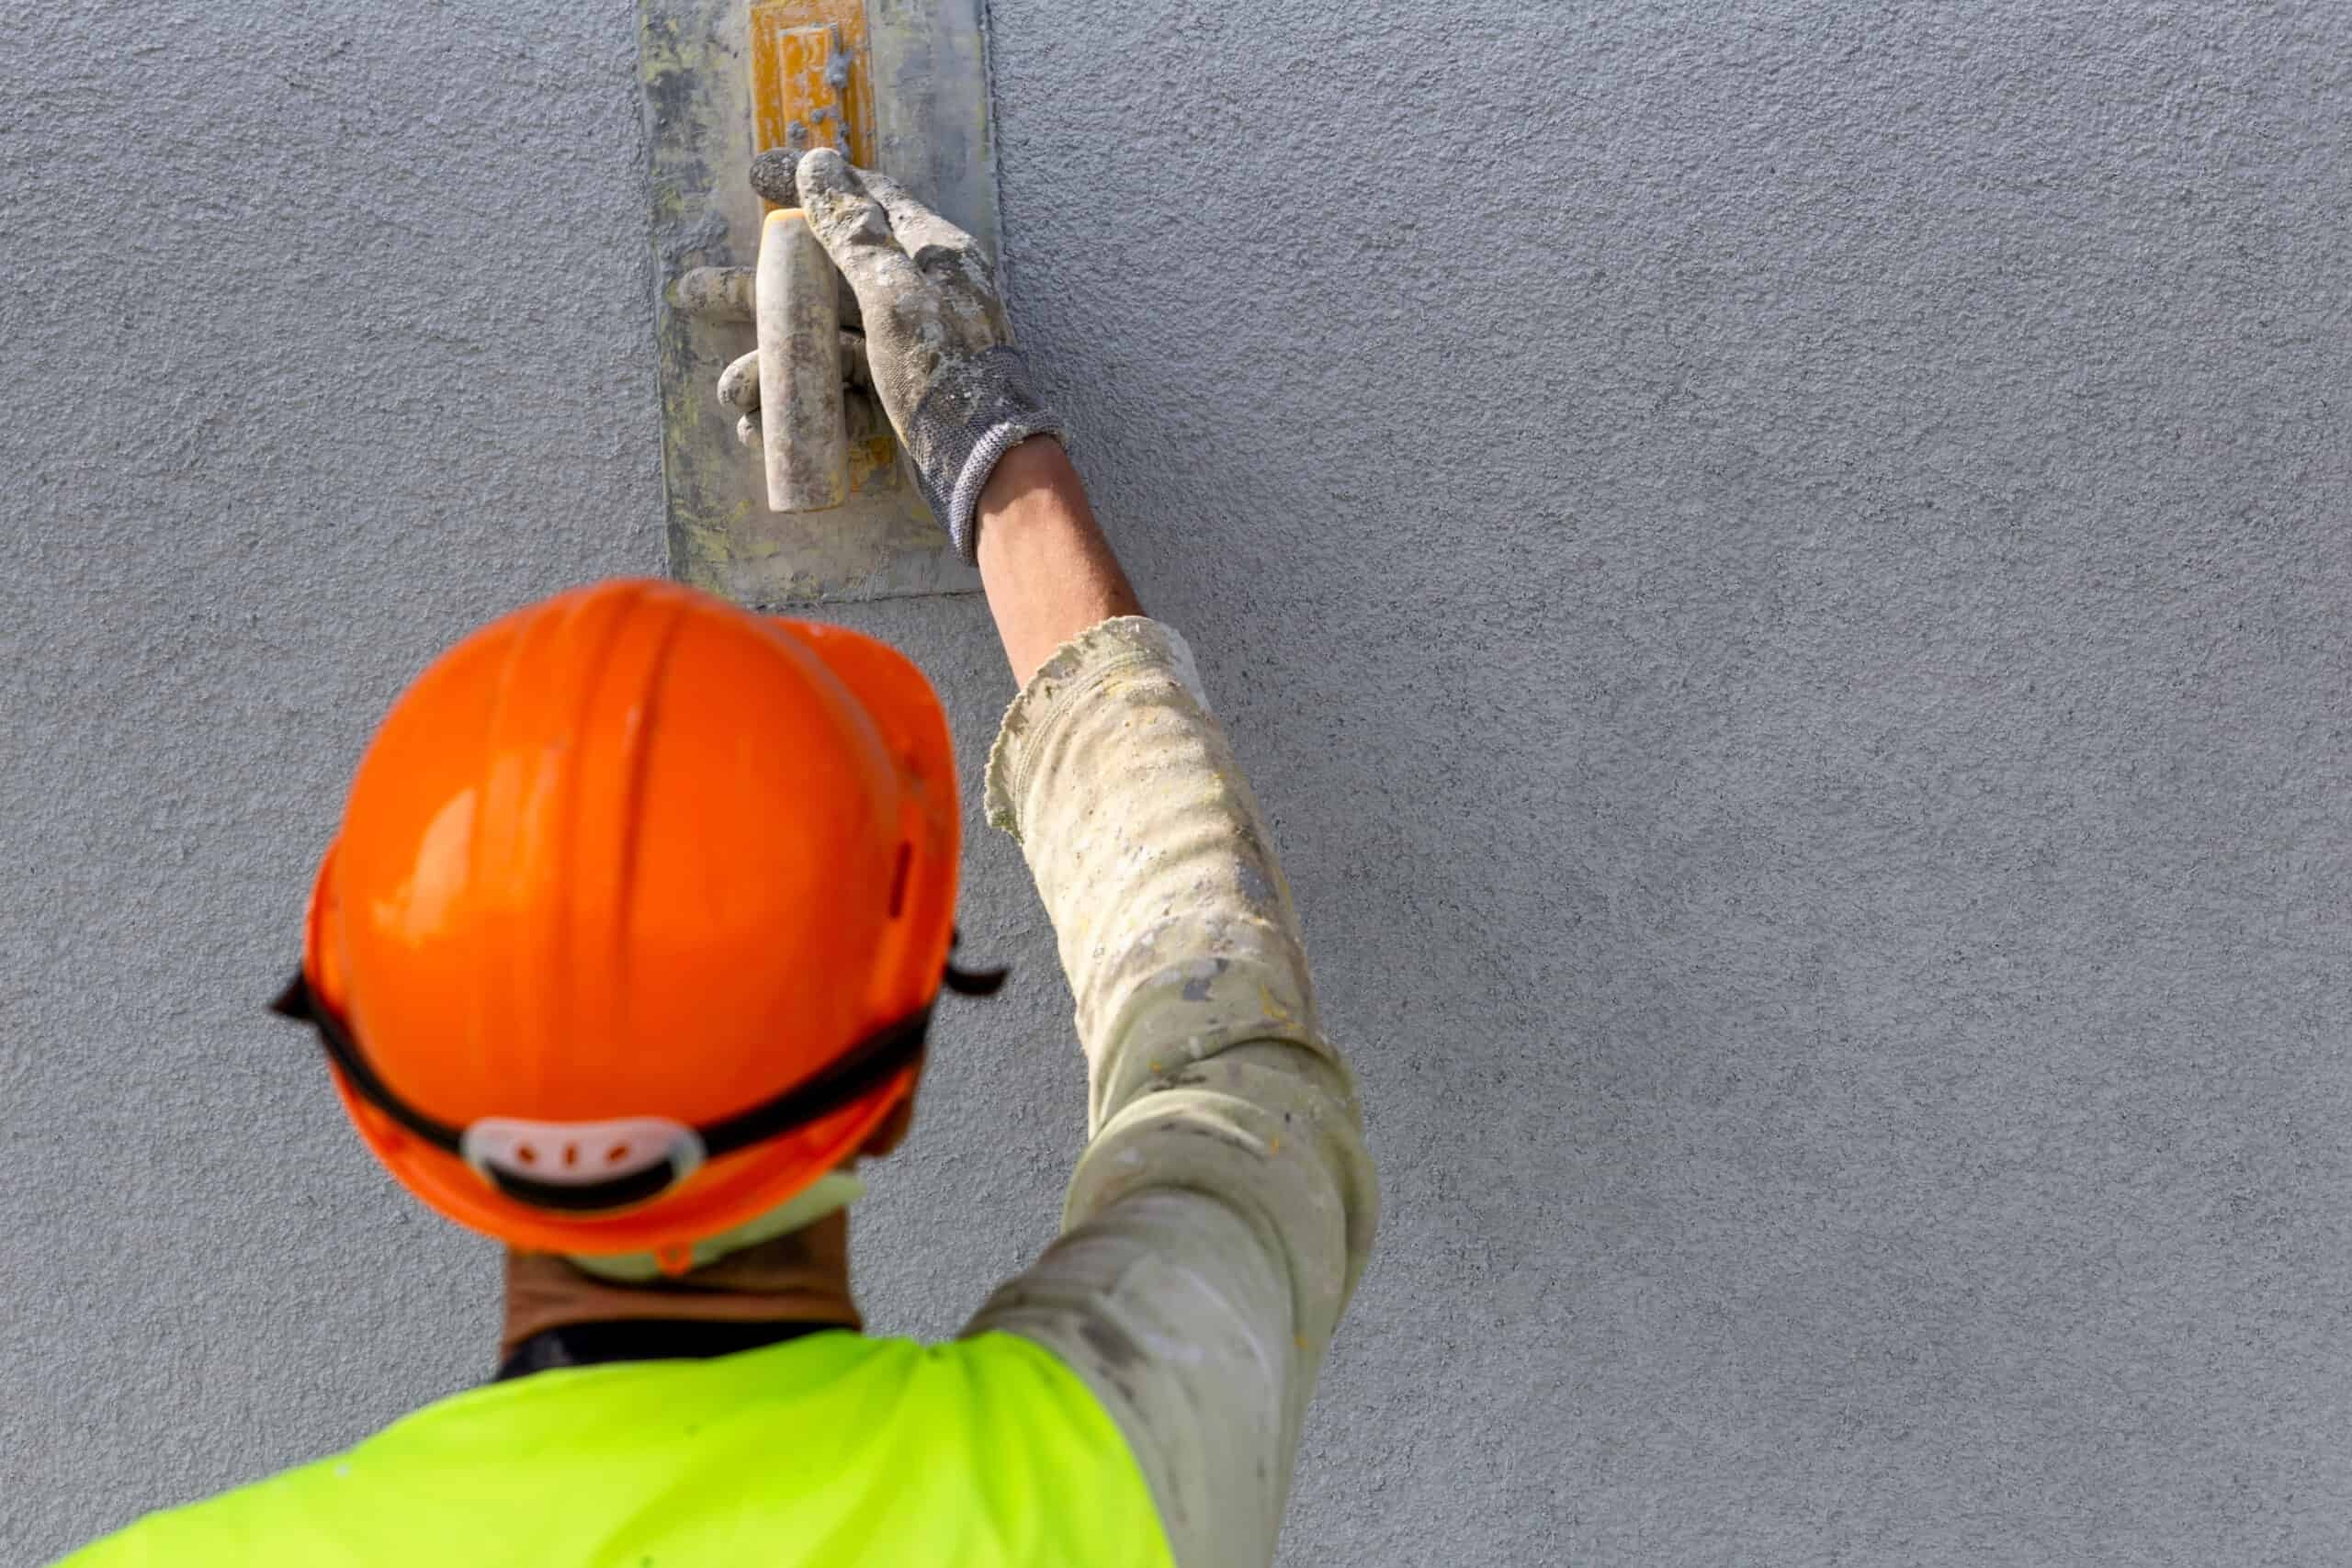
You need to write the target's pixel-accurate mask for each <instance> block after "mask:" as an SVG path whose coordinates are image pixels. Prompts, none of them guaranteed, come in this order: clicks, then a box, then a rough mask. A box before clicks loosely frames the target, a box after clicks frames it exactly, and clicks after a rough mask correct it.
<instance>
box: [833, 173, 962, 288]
mask: <svg viewBox="0 0 2352 1568" xmlns="http://www.w3.org/2000/svg"><path fill="white" fill-rule="evenodd" d="M859 177H860V179H861V180H862V181H863V183H864V184H865V192H866V194H867V195H868V196H870V197H873V198H874V199H875V200H876V201H878V202H880V203H881V204H882V210H883V211H884V212H886V213H888V215H889V219H890V231H891V232H892V233H894V234H896V235H898V237H899V247H900V248H901V249H902V250H904V251H905V252H906V253H907V254H909V255H910V256H912V257H913V258H914V261H915V265H917V266H919V267H922V269H923V270H924V271H925V272H929V271H931V270H932V269H933V265H934V264H935V263H937V262H938V261H941V260H944V259H946V258H950V257H952V258H955V259H957V260H961V259H963V258H966V257H968V256H976V255H978V254H979V245H978V243H976V242H975V241H974V240H973V238H972V236H970V235H969V234H967V233H966V232H964V231H963V230H961V229H958V228H957V227H956V225H955V224H953V223H950V222H949V221H947V220H946V219H944V218H942V217H941V216H940V215H939V214H938V213H936V212H933V210H932V209H930V208H928V207H925V206H924V205H923V204H922V202H920V201H917V200H916V199H915V198H914V197H911V196H910V195H908V194H907V187H906V186H902V185H900V184H899V182H898V181H896V180H894V179H892V178H891V177H890V176H889V175H884V174H876V172H874V171H873V170H871V169H866V170H862V171H860V175H859Z"/></svg>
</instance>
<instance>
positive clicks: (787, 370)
mask: <svg viewBox="0 0 2352 1568" xmlns="http://www.w3.org/2000/svg"><path fill="white" fill-rule="evenodd" d="M839 287H840V285H839V283H838V281H837V280H836V278H835V276H834V274H833V262H832V258H831V256H828V255H827V254H825V247H824V245H823V244H822V243H820V241H819V240H818V238H817V235H816V233H815V231H813V230H811V229H810V228H809V220H808V218H807V216H806V215H805V214H803V213H802V212H801V210H800V209H798V208H797V207H787V208H785V209H782V210H781V211H777V212H771V213H769V214H768V215H767V220H766V221H765V222H764V223H763V224H762V225H761V228H760V265H759V270H758V273H757V276H756V277H755V279H754V281H753V284H752V321H753V322H754V323H755V324H756V326H757V328H758V331H759V340H760V425H761V428H762V430H763V432H764V433H765V434H766V445H767V465H768V509H769V510H770V511H772V512H822V511H824V510H826V509H827V508H828V507H834V506H839V505H841V504H842V502H845V501H847V500H848V499H849V431H848V428H847V426H846V424H845V423H844V422H843V418H842V321H841V302H840V295H839V294H838V293H837V292H836V291H837V289H838V288H839Z"/></svg>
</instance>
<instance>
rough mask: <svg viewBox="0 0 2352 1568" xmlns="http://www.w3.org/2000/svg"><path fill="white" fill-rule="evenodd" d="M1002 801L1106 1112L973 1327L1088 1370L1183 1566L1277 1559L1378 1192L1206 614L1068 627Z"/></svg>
mask: <svg viewBox="0 0 2352 1568" xmlns="http://www.w3.org/2000/svg"><path fill="white" fill-rule="evenodd" d="M988 806H989V819H990V820H991V821H993V822H994V823H996V824H997V825H998V826H999V827H1001V828H1003V829H1006V830H1007V831H1009V832H1011V833H1012V835H1013V836H1014V837H1015V838H1016V839H1018V840H1020V842H1021V846H1022V850H1023V853H1024V854H1025V855H1026V856H1027V857H1028V861H1029V867H1030V870H1031V871H1032V872H1033V873H1034V874H1035V876H1036V879H1037V890H1038V892H1039V894H1040V895H1041V896H1042V897H1044V899H1045V904H1046V912H1047V913H1048V914H1049V915H1051V916H1052V918H1053V922H1054V930H1055V932H1056V935H1057V939H1058V941H1059V943H1060V948H1061V959H1062V965H1063V967H1064V968H1065V969H1066V970H1067V971H1068V972H1069V983H1070V989H1071V991H1072V993H1073V994H1074V995H1075V996H1076V998H1077V1001H1078V1037H1079V1041H1080V1044H1081V1045H1082V1046H1083V1047H1084V1048H1085V1053H1086V1065H1087V1072H1088V1077H1089V1083H1090V1086H1091V1111H1090V1120H1091V1140H1090V1142H1089V1143H1088V1145H1087V1147H1086V1152H1085V1154H1084V1155H1083V1156H1081V1157H1080V1161H1079V1167H1078V1173H1077V1176H1076V1177H1075V1179H1073V1180H1072V1181H1071V1183H1070V1190H1069V1199H1068V1201H1067V1203H1066V1205H1065V1208H1064V1212H1063V1220H1062V1224H1063V1235H1062V1236H1061V1238H1060V1240H1058V1241H1057V1242H1056V1243H1055V1245H1054V1246H1053V1247H1050V1248H1049V1249H1048V1250H1047V1251H1046V1255H1045V1256H1044V1257H1043V1258H1040V1259H1039V1260H1038V1262H1037V1263H1036V1265H1035V1267H1034V1268H1032V1269H1029V1270H1028V1271H1027V1272H1025V1273H1023V1274H1022V1275H1021V1276H1020V1277H1019V1278H1017V1279H1015V1280H1012V1281H1011V1282H1010V1283H1008V1284H1007V1285H1005V1286H1004V1288H1003V1289H1001V1291H999V1292H997V1293H996V1295H995V1297H994V1298H993V1299H992V1300H991V1301H990V1302H989V1304H988V1305H987V1306H986V1307H985V1308H983V1309H982V1310H981V1312H980V1314H979V1315H978V1317H976V1318H975V1319H974V1320H973V1322H972V1325H971V1327H970V1329H969V1330H968V1332H971V1333H979V1332H982V1331H985V1330H989V1329H1001V1330H1006V1331H1009V1332H1012V1333H1014V1334H1020V1335H1023V1336H1025V1337H1028V1338H1031V1339H1034V1340H1035V1341H1037V1342H1038V1343H1040V1344H1043V1345H1045V1346H1046V1347H1047V1348H1049V1349H1051V1350H1053V1351H1054V1352H1055V1353H1056V1354H1057V1355H1058V1356H1060V1357H1061V1358H1062V1359H1063V1360H1064V1361H1065V1362H1067V1363H1068V1364H1069V1366H1070V1367H1071V1368H1072V1369H1073V1370H1074V1371H1076V1372H1077V1373H1078V1374H1079V1376H1080V1377H1081V1378H1083V1379H1084V1380H1085V1381H1086V1382H1087V1383H1088V1384H1089V1385H1090V1386H1091V1388H1092V1389H1093V1391H1094V1393H1096V1395H1097V1396H1098V1397H1099V1398H1101V1400H1102V1401H1103V1405H1104V1406H1105V1408H1106V1409H1108V1410H1109V1412H1110V1414H1111V1416H1112V1418H1113V1419H1114V1421H1116V1422H1117V1423H1118V1425H1119V1427H1120V1428H1121V1430H1122V1431H1123V1432H1124V1433H1125V1436H1126V1438H1127V1441H1128V1444H1129V1446H1130V1447H1131V1448H1132V1449H1133V1450H1134V1451H1135V1456H1136V1461H1138V1463H1139V1464H1140V1465H1141V1466H1142V1469H1143V1472H1144V1475H1145V1478H1146V1480H1147V1481H1148V1483H1149V1484H1150V1486H1151V1489H1152V1494H1153V1496H1154V1497H1155V1499H1156V1500H1157V1501H1158V1503H1159V1513H1160V1517H1161V1520H1162V1521H1163V1522H1164V1523H1165V1525H1166V1527H1167V1530H1168V1537H1169V1541H1170V1546H1171V1548H1172V1549H1173V1551H1174V1553H1175V1558H1176V1562H1178V1563H1179V1564H1181V1565H1182V1568H1211V1565H1215V1568H1233V1565H1237V1564H1238V1565H1248V1564H1258V1563H1265V1562H1270V1561H1271V1560H1272V1556H1273V1551H1274V1540H1275V1537H1276V1535H1277V1533H1278V1531H1279V1530H1280V1528H1281V1523H1282V1515H1283V1503H1284V1501H1285V1500H1286V1498H1287V1497H1288V1495H1289V1491H1290V1479H1291V1464H1292V1461H1293V1458H1294V1456H1295V1454H1296V1451H1297V1448H1298V1438H1299V1429H1300V1427H1301V1425H1302V1423H1303V1422H1304V1420H1305V1417H1306V1404H1307V1399H1308V1396H1309V1394H1310V1393H1312V1392H1313V1388H1314V1383H1315V1375H1316V1371H1317V1368H1318V1367H1319V1366H1320V1365H1321V1362H1322V1358H1323V1351H1324V1348H1325V1347H1326V1346H1327V1345H1328V1344H1329V1341H1330V1337H1331V1333H1332V1330H1333V1329H1334V1328H1335V1327H1336V1326H1337V1325H1338V1324H1339V1320H1340V1312H1341V1310H1342V1309H1343V1308H1344V1307H1345V1306H1346V1305H1347V1301H1348V1296H1349V1293H1350V1292H1351V1291H1352V1290H1353V1289H1354V1288H1355V1282H1356V1277H1357V1275H1358V1274H1360V1273H1361V1272H1362V1271H1363V1263H1364V1258H1365V1256H1366V1254H1367V1253H1368V1252H1369V1251H1370V1249H1371V1246H1372V1232H1373V1220H1374V1208H1375V1199H1374V1186H1373V1174H1372V1162H1371V1158H1370V1156H1369V1155H1367V1154H1366V1152H1365V1149H1364V1144H1363V1121H1362V1117H1361V1116H1360V1114H1359V1113H1358V1111H1357V1108H1356V1099H1355V1089H1354V1085H1353V1083H1352V1081H1351V1078H1350V1077H1349V1074H1348V1069H1347V1066H1346V1065H1345V1064H1344V1063H1343V1062H1342V1061H1341V1060H1340V1055H1339V1053H1338V1052H1337V1051H1336V1050H1334V1049H1333V1048H1332V1046H1331V1044H1330V1043H1329V1042H1328V1041H1326V1040H1325V1039H1324V1038H1323V1034H1322V1031H1321V1028H1320V1026H1319V1024H1318V1022H1317V1017H1316V1010H1315V998H1314V992H1313V990H1312V988H1311V987H1309V985H1308V983H1307V976H1306V955H1305V953H1304V952H1303V950H1302V948H1301V946H1300V942H1299V936H1298V919H1297V916H1296V914H1295V911H1294V910H1293V909H1292V908H1291V900H1290V891H1289V888H1288V886H1286V885H1285V884H1284V882H1283V875H1282V871H1281V868H1280V867H1279V866H1278V865H1277V864H1276V863H1275V860H1274V852H1273V849H1272V844H1271V843H1270V842H1269V840H1268V838H1267V834H1266V830H1265V824H1264V822H1263V821H1262V820H1261V818H1260V817H1259V815H1258V808H1257V805H1256V803H1255V802H1254V801H1253V800H1252V799H1251V797H1250V789H1249V786H1248V784H1245V783H1244V782H1243V780H1242V777H1241V773H1240V770H1239V769H1238V767H1237V766H1236V765H1235V762H1234V759H1233V752H1232V749H1231V747H1230V746H1229V745H1228V744H1227V740H1226V737H1225V733H1224V731H1223V730H1222V729H1221V728H1219V726H1218V724H1217V722H1216V718H1215V717H1214V716H1212V715H1211V714H1210V712H1209V707H1208V703H1207V701H1206V699H1205V698H1204V696H1203V694H1202V692H1201V685H1200V678H1199V675H1198V673H1197V671H1195V669H1194V667H1193V658H1192V654H1191V651H1190V650H1189V649H1186V648H1185V646H1184V642H1183V639H1182V637H1178V636H1177V635H1176V633H1175V632H1174V631H1172V630H1170V628H1168V627H1166V626H1161V625H1159V623H1158V622H1155V621H1150V620H1146V619H1142V618H1139V617H1130V618H1123V619H1119V620H1113V621H1105V622H1103V624H1102V625H1100V626H1096V627H1094V628H1093V629H1092V630H1091V631H1089V632H1087V633H1085V634H1084V635H1083V636H1081V637H1078V638H1076V639H1074V640H1073V641H1071V642H1070V643H1069V644H1068V645H1067V646H1065V647H1064V648H1063V649H1061V650H1060V651H1059V652H1057V654H1056V655H1055V656H1054V657H1053V659H1052V660H1049V661H1047V663H1046V666H1045V667H1044V668H1043V669H1042V670H1040V671H1038V672H1037V674H1036V676H1035V678H1034V679H1033V680H1031V682H1029V685H1028V688H1027V689H1026V690H1025V691H1023V693H1022V694H1021V695H1020V697H1019V699H1018V700H1016V701H1015V702H1014V703H1013V705H1012V710H1011V711H1010V712H1009V713H1008V714H1007V715H1006V716H1005V721H1004V728H1003V732H1002V734H1001V736H1000V737H999V739H998V740H997V745H996V750H995V752H994V754H993V755H992V756H991V757H990V758H989V795H988Z"/></svg>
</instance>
